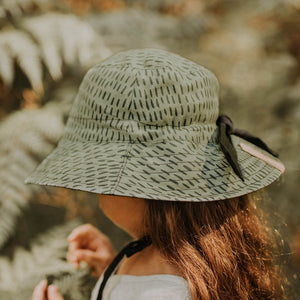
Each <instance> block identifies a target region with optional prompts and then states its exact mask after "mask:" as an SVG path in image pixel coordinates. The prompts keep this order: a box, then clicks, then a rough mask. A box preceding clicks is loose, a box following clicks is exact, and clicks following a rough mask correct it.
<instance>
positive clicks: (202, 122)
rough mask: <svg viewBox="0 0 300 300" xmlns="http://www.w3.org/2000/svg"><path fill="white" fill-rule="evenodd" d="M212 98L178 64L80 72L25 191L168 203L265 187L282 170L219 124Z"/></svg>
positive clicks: (139, 56) (166, 61) (126, 57)
mask: <svg viewBox="0 0 300 300" xmlns="http://www.w3.org/2000/svg"><path fill="white" fill-rule="evenodd" d="M218 95H219V83H218V80H217V78H216V77H215V75H214V74H213V73H212V72H211V71H209V70H207V69H206V68H204V67H202V66H200V65H198V64H196V63H195V62H192V61H190V60H188V59H186V58H183V57H181V56H179V55H176V54H173V53H170V52H167V51H163V50H158V49H137V50H129V51H124V52H120V53H118V54H115V55H113V56H111V57H109V58H108V59H106V60H104V61H103V62H101V63H100V64H98V65H96V66H95V67H93V68H91V69H90V70H89V71H88V72H87V74H86V75H85V77H84V79H83V81H82V83H81V85H80V87H79V91H78V93H77V96H76V98H75V100H74V103H73V106H72V109H71V112H70V114H69V118H68V121H67V124H66V127H65V130H64V134H63V136H62V138H61V139H60V140H59V143H58V145H57V147H56V148H55V149H54V150H53V151H52V152H51V153H50V154H49V155H48V156H47V157H46V158H45V159H44V160H43V161H42V163H41V164H40V165H39V166H38V167H37V168H36V170H35V171H34V172H33V174H31V175H30V176H29V177H28V178H27V179H26V181H25V183H36V184H41V185H50V186H57V187H64V188H69V189H75V190H82V191H88V192H93V193H99V194H110V195H119V196H130V197H138V198H145V199H157V200H170V201H210V200H221V199H227V198H232V197H236V196H240V195H243V194H247V193H250V192H253V191H256V190H258V189H261V188H263V187H265V186H267V185H269V184H270V183H272V182H273V181H274V180H276V179H277V178H278V177H279V176H280V174H281V173H283V172H284V166H283V164H282V163H281V162H280V160H279V159H278V158H276V157H275V156H274V155H273V154H272V152H271V151H268V150H269V149H268V148H267V146H266V145H265V144H264V143H263V142H262V141H261V140H259V139H257V138H255V137H252V139H251V138H250V139H249V138H247V135H243V134H235V133H236V132H234V129H233V126H232V124H231V123H230V122H231V121H230V119H229V118H226V117H225V118H224V117H223V118H221V119H220V117H219V99H218ZM217 121H218V122H217ZM222 129H223V133H222ZM257 140H259V142H257ZM222 141H223V142H222ZM255 141H256V142H255ZM264 146H265V147H264Z"/></svg>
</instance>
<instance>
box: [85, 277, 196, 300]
mask: <svg viewBox="0 0 300 300" xmlns="http://www.w3.org/2000/svg"><path fill="white" fill-rule="evenodd" d="M102 279H103V274H102V275H101V277H100V278H99V279H98V281H97V283H96V285H95V287H94V289H93V292H92V297H91V300H96V299H97V295H98V291H99V287H100V285H101V282H102ZM191 299H192V297H191V295H190V291H189V287H188V283H187V281H186V280H185V279H184V278H182V277H180V276H175V275H168V274H158V275H146V276H134V275H117V274H112V275H111V276H110V277H109V279H108V281H107V283H106V285H105V288H104V291H103V300H191Z"/></svg>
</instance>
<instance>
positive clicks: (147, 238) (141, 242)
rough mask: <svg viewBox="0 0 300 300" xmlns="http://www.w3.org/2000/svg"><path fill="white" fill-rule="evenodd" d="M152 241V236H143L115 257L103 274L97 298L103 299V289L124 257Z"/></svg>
mask: <svg viewBox="0 0 300 300" xmlns="http://www.w3.org/2000/svg"><path fill="white" fill-rule="evenodd" d="M151 243H152V241H151V238H150V236H143V237H142V238H141V239H139V240H137V241H133V242H131V243H129V244H128V245H127V246H125V247H124V248H123V249H122V250H121V251H120V252H119V253H118V255H117V256H116V257H115V259H114V260H113V261H112V263H111V264H110V265H109V266H108V267H107V269H106V271H105V272H104V275H103V280H102V282H101V285H100V288H99V292H98V296H97V300H102V295H103V290H104V287H105V285H106V283H107V280H108V278H109V277H110V275H111V274H112V273H113V271H114V270H115V268H116V267H117V265H118V264H119V262H120V261H121V260H122V259H123V257H124V256H125V255H126V256H127V257H130V256H132V255H133V254H135V253H137V252H140V251H142V250H143V249H144V248H146V247H148V246H149V245H151Z"/></svg>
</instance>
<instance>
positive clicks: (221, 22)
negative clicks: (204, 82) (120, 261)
mask: <svg viewBox="0 0 300 300" xmlns="http://www.w3.org/2000/svg"><path fill="white" fill-rule="evenodd" d="M0 28H1V31H0V249H1V250H0V299H3V300H9V299H14V300H16V299H30V298H31V293H32V290H33V288H34V286H35V285H36V284H37V283H38V282H39V280H41V279H43V278H45V277H46V278H48V279H49V281H51V282H52V281H53V282H54V283H55V284H57V285H58V286H59V287H60V290H61V292H62V293H63V294H64V296H65V299H75V300H77V299H79V300H80V299H89V295H90V292H91V289H92V287H93V285H94V283H95V279H93V278H91V277H90V276H89V273H88V271H87V270H86V269H85V268H82V269H81V270H80V271H74V270H73V269H72V267H70V266H69V265H68V263H67V262H66V260H65V256H66V247H67V242H66V237H67V236H68V234H69V233H70V232H71V230H72V229H73V228H75V227H76V226H78V225H79V224H82V223H85V222H89V223H92V224H94V225H96V226H98V227H99V228H100V229H101V230H102V231H103V232H104V233H106V234H108V235H109V236H110V237H111V238H112V241H113V243H114V245H115V248H116V249H119V248H120V247H121V246H123V244H124V243H125V242H127V241H129V237H128V236H127V235H126V234H124V233H122V232H121V231H120V230H119V229H118V228H116V227H115V226H114V225H113V224H112V223H111V222H110V221H109V220H107V219H106V218H105V217H104V216H103V215H102V214H101V212H100V210H99V208H98V202H97V198H96V197H95V195H94V194H91V193H85V192H78V191H71V190H67V189H61V188H53V187H52V188H51V187H40V186H35V185H24V184H23V181H24V179H25V178H26V177H27V176H28V174H30V172H32V171H33V169H34V168H35V167H36V166H37V165H38V163H39V162H41V160H42V159H43V158H45V156H46V155H47V154H48V153H49V152H50V151H51V150H52V149H53V148H54V147H55V145H56V143H57V141H58V139H59V138H60V136H61V134H62V132H63V128H64V124H65V123H66V119H67V116H68V113H69V111H70V108H71V104H72V102H73V100H74V96H75V94H76V92H77V89H78V86H79V84H80V82H81V80H82V78H83V76H84V74H85V72H86V71H87V69H88V68H89V67H91V66H93V65H95V64H97V63H99V62H101V60H103V59H105V58H106V57H108V56H110V55H111V54H113V53H116V52H118V51H122V50H127V49H131V48H144V47H151V48H160V49H165V50H169V51H172V52H175V53H178V54H180V55H182V56H184V57H187V58H189V59H191V60H193V61H195V62H197V63H199V64H201V65H203V66H205V67H207V68H209V69H211V70H212V71H213V72H214V73H215V74H216V76H217V77H218V79H219V81H220V84H221V94H220V101H221V103H220V111H221V113H225V114H228V115H229V116H230V117H231V118H232V120H234V123H235V126H236V127H237V128H240V129H243V128H246V129H247V130H249V132H251V133H252V134H254V135H257V136H260V137H261V138H262V139H263V140H264V141H265V142H266V143H267V144H268V145H270V147H271V148H272V149H274V150H276V151H278V152H279V153H280V158H281V159H282V161H283V162H284V163H285V165H286V168H287V170H286V173H285V174H284V175H283V176H282V177H281V178H280V179H279V180H278V181H277V182H276V183H274V184H272V185H271V186H270V187H268V188H267V189H266V191H265V200H263V201H261V203H259V205H261V206H262V207H263V208H264V209H265V216H266V217H267V219H268V220H269V222H270V223H271V225H272V226H273V228H274V232H275V234H276V236H277V240H278V241H277V242H278V245H279V247H280V249H281V252H282V255H281V256H280V257H278V263H279V264H281V266H282V269H283V270H284V272H286V273H287V275H288V280H289V282H290V284H289V287H288V299H300V280H299V271H300V205H299V203H298V200H299V199H298V198H299V195H300V187H299V186H300V155H299V150H300V147H299V146H300V76H299V75H300V0H243V1H241V0H235V1H230V0H211V1H204V0H60V1H58V0H52V1H50V0H1V1H0Z"/></svg>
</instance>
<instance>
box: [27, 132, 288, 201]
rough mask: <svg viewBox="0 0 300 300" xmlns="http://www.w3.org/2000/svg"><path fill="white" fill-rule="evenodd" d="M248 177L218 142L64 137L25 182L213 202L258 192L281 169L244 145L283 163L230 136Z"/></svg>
mask: <svg viewBox="0 0 300 300" xmlns="http://www.w3.org/2000/svg"><path fill="white" fill-rule="evenodd" d="M232 141H233V144H234V146H235V148H236V151H237V154H238V161H239V164H240V166H241V169H242V172H243V175H244V178H245V181H244V182H243V181H242V180H241V179H240V178H239V177H238V176H237V175H236V174H235V173H234V171H233V170H232V168H231V166H230V165H229V164H228V162H227V161H226V159H225V157H224V154H223V153H222V151H221V149H220V146H219V145H218V144H215V143H208V144H207V145H199V144H198V145H197V144H194V143H191V142H187V141H186V142H183V141H168V142H157V143H154V142H153V141H152V142H151V143H149V144H148V143H130V142H121V141H120V142H107V143H103V142H102V143H100V144H99V143H96V142H95V143H93V142H79V141H77V142H74V141H69V140H67V139H64V138H63V139H62V140H61V141H60V142H59V144H58V146H57V147H56V148H55V149H54V150H53V151H52V153H50V155H48V157H46V158H45V160H44V161H43V162H42V163H41V164H40V165H39V166H38V167H37V169H36V170H35V171H34V172H33V174H31V176H29V177H28V178H27V179H26V180H25V183H36V184H40V185H49V186H56V187H64V188H70V189H75V190H81V191H88V192H92V193H98V194H110V195H120V196H131V197H138V198H145V199H157V200H170V201H211V200H221V199H227V198H233V197H237V196H241V195H244V194H247V193H250V192H253V191H256V190H259V189H261V188H263V187H265V186H267V185H269V184H270V183H272V182H273V181H275V180H276V179H277V178H278V177H279V176H280V175H281V173H282V172H283V171H282V170H279V169H278V168H277V167H274V165H272V163H271V164H270V162H266V161H265V160H262V159H261V158H258V157H257V155H252V154H250V153H249V152H248V151H245V150H243V149H242V147H241V143H243V144H245V145H248V146H249V147H250V148H251V149H254V150H255V151H257V152H258V153H261V154H262V155H263V156H264V157H267V158H270V160H271V161H275V162H278V163H279V164H280V161H279V160H278V159H276V158H274V157H273V156H271V155H270V154H268V153H267V152H265V151H264V150H262V149H260V148H258V147H256V146H255V145H253V144H250V143H248V142H247V141H245V140H243V139H241V138H239V137H236V136H232Z"/></svg>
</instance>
